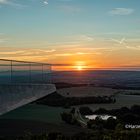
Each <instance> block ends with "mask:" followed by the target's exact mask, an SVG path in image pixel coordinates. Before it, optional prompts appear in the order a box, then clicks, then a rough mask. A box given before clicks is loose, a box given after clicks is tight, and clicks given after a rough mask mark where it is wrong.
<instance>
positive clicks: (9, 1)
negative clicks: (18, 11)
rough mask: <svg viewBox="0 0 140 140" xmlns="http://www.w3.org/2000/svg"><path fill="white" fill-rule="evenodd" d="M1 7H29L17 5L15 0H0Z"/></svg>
mask: <svg viewBox="0 0 140 140" xmlns="http://www.w3.org/2000/svg"><path fill="white" fill-rule="evenodd" d="M0 5H10V6H14V7H18V8H23V7H27V6H26V5H22V4H19V3H16V2H14V1H13V0H0Z"/></svg>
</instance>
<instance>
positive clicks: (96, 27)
mask: <svg viewBox="0 0 140 140" xmlns="http://www.w3.org/2000/svg"><path fill="white" fill-rule="evenodd" d="M139 5H140V0H0V58H2V59H13V60H25V61H33V62H34V61H35V62H44V63H51V64H53V68H54V69H55V70H73V69H77V70H82V69H124V70H126V69H127V70H140V8H139Z"/></svg>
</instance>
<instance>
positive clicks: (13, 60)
mask: <svg viewBox="0 0 140 140" xmlns="http://www.w3.org/2000/svg"><path fill="white" fill-rule="evenodd" d="M0 61H8V62H11V61H13V62H19V63H31V64H40V65H42V64H43V65H51V64H49V63H40V62H30V61H19V60H10V59H0Z"/></svg>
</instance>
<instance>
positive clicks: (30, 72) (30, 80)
mask: <svg viewBox="0 0 140 140" xmlns="http://www.w3.org/2000/svg"><path fill="white" fill-rule="evenodd" d="M31 74H32V71H31V63H29V83H30V84H31V82H32V78H31Z"/></svg>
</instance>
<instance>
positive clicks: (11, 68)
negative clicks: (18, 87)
mask: <svg viewBox="0 0 140 140" xmlns="http://www.w3.org/2000/svg"><path fill="white" fill-rule="evenodd" d="M10 78H11V84H12V83H13V61H12V60H11V66H10Z"/></svg>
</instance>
